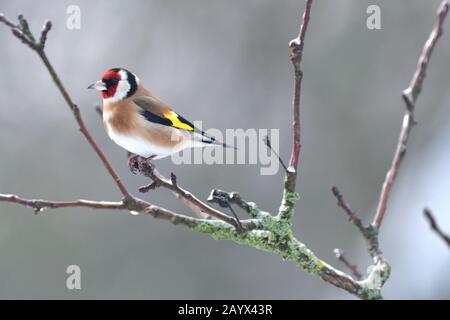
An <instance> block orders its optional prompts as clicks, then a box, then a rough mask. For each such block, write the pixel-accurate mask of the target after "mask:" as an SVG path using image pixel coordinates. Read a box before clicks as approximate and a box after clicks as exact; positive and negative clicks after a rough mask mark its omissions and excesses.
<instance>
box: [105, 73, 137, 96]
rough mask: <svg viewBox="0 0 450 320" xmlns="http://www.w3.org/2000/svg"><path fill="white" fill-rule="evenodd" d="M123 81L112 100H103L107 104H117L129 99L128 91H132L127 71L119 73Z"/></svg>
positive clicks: (118, 85) (120, 82)
mask: <svg viewBox="0 0 450 320" xmlns="http://www.w3.org/2000/svg"><path fill="white" fill-rule="evenodd" d="M119 74H120V78H121V80H120V81H119V83H118V84H117V89H116V93H115V94H114V96H112V97H111V98H106V99H103V101H104V102H106V103H116V102H119V101H121V100H123V99H125V98H126V97H127V94H128V91H130V89H131V86H130V83H129V82H128V75H127V73H126V72H125V71H123V70H120V71H119Z"/></svg>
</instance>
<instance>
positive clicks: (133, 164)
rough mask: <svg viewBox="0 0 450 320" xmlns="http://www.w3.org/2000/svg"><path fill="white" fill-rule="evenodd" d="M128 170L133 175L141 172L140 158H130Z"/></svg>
mask: <svg viewBox="0 0 450 320" xmlns="http://www.w3.org/2000/svg"><path fill="white" fill-rule="evenodd" d="M128 168H130V171H131V172H132V173H133V174H137V173H138V171H139V156H138V155H137V154H131V156H130V157H129V158H128Z"/></svg>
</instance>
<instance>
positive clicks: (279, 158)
mask: <svg viewBox="0 0 450 320" xmlns="http://www.w3.org/2000/svg"><path fill="white" fill-rule="evenodd" d="M264 143H265V144H266V146H267V148H268V149H269V151H270V152H273V154H274V155H275V156H276V157H277V158H278V161H279V162H280V164H281V166H282V167H283V169H284V172H285V173H286V174H288V173H289V171H288V168H287V167H286V165H285V164H284V161H283V159H281V157H280V155H279V154H278V152H276V151H275V150H274V149H273V148H272V143H271V142H270V139H269V136H265V137H264Z"/></svg>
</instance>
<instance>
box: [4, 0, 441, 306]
mask: <svg viewBox="0 0 450 320" xmlns="http://www.w3.org/2000/svg"><path fill="white" fill-rule="evenodd" d="M312 2H313V1H312V0H306V7H305V11H304V13H303V19H302V23H301V25H300V29H299V32H298V36H297V37H296V38H295V39H294V40H292V41H291V42H290V45H289V48H290V58H291V62H292V64H293V67H294V96H293V103H292V117H293V118H292V123H293V124H292V137H293V141H292V147H291V157H290V161H289V165H288V166H286V165H284V163H283V162H282V160H281V158H280V162H281V163H282V165H283V167H284V168H285V173H286V175H285V181H284V187H283V197H282V199H281V205H280V209H279V211H278V212H277V213H275V214H270V213H268V212H265V211H262V210H260V209H259V208H258V207H257V205H256V204H255V203H253V202H248V201H246V200H244V199H243V197H241V195H240V194H238V193H236V192H226V191H222V190H217V189H214V190H212V191H211V194H210V196H209V198H208V201H209V202H210V203H213V204H219V205H220V206H221V207H222V208H227V209H229V210H230V211H231V212H232V216H230V215H228V214H226V213H224V212H222V211H220V210H217V209H215V208H213V207H212V206H211V205H210V204H207V203H206V202H204V201H202V200H200V199H199V198H198V197H195V196H194V195H193V194H192V193H190V192H189V191H187V190H186V189H184V188H182V187H181V186H180V185H179V183H178V181H177V178H176V176H175V175H174V174H172V175H171V178H170V179H168V178H166V177H164V176H163V175H161V174H160V173H159V172H158V171H157V170H156V169H155V167H154V166H153V165H152V164H151V163H149V162H148V161H147V160H145V159H142V158H136V159H135V161H134V162H133V163H131V165H132V167H134V169H135V170H136V171H137V173H140V174H142V175H144V176H146V177H148V178H150V179H151V180H152V182H151V183H150V184H149V185H147V186H144V187H141V188H140V191H141V192H149V191H150V190H152V189H154V188H157V187H162V188H164V189H167V190H169V191H170V192H172V193H173V194H174V195H175V196H176V197H177V198H179V199H180V200H181V201H182V202H183V203H184V204H186V206H187V207H188V208H189V209H190V210H191V211H192V212H194V213H196V214H198V215H199V216H200V218H197V217H191V216H187V215H182V214H178V213H175V212H173V211H171V210H169V209H166V208H162V207H159V206H157V205H155V204H152V203H150V202H147V201H144V200H142V199H139V198H138V197H136V196H134V195H133V194H132V193H131V192H129V190H128V188H127V187H126V186H125V185H124V184H123V182H122V180H121V179H120V177H119V176H118V174H117V173H116V171H115V170H114V168H113V167H112V165H111V163H110V162H109V160H108V158H107V157H106V155H105V154H104V152H103V151H102V149H101V148H100V147H99V146H98V144H97V143H96V141H95V140H94V139H93V137H92V136H91V134H90V132H89V130H88V129H87V127H86V126H85V124H84V121H83V119H82V116H81V113H80V110H79V108H78V107H77V105H76V104H75V103H74V102H73V100H72V98H71V97H70V95H69V93H68V92H67V90H66V89H65V87H64V85H63V83H62V81H61V80H60V78H59V76H58V75H57V73H56V71H55V70H54V68H53V66H52V64H51V63H50V61H49V59H48V58H47V55H46V52H45V43H46V40H47V35H48V33H49V31H50V29H51V27H52V24H51V22H50V21H46V22H45V23H44V27H43V29H42V31H41V34H40V37H39V40H36V38H35V37H34V36H33V34H32V33H31V31H30V29H29V27H28V23H27V21H26V20H25V18H24V17H23V16H22V15H19V16H18V23H15V22H13V21H11V20H10V19H8V18H7V17H5V16H4V15H3V14H0V22H1V23H3V24H4V25H6V26H7V27H8V28H9V29H10V30H11V31H12V33H13V35H14V36H15V37H17V38H18V39H19V40H21V41H22V42H23V43H25V44H26V45H27V46H29V47H30V48H31V49H32V50H34V51H35V52H36V53H37V54H38V56H39V57H40V58H41V60H42V62H43V63H44V65H45V67H46V68H47V70H48V72H49V74H50V76H51V78H52V80H53V82H54V83H55V85H56V87H57V88H58V90H59V92H60V93H61V95H62V96H63V98H64V100H65V102H66V104H67V105H68V107H69V109H70V111H71V112H72V114H73V116H74V119H75V121H76V122H77V124H78V126H79V129H80V131H81V133H82V134H83V136H84V137H85V139H86V141H87V142H88V143H89V145H90V146H91V147H92V149H93V151H94V152H95V153H96V154H97V156H98V157H99V159H100V160H101V163H102V164H103V166H104V167H105V169H106V170H107V171H108V173H109V175H110V176H111V177H112V179H113V181H114V183H115V185H116V186H117V188H118V190H119V191H120V193H121V194H122V199H121V200H119V201H115V202H113V201H91V200H73V201H48V200H35V199H24V198H21V197H19V196H16V195H9V194H0V201H2V202H10V203H14V204H18V205H22V206H26V207H30V208H32V209H34V210H35V211H36V212H41V211H43V210H45V209H56V208H66V207H84V208H92V209H109V210H113V209H114V210H125V211H134V212H139V213H143V214H149V215H151V216H152V217H154V218H158V219H163V220H167V221H170V222H171V223H173V224H175V225H178V224H180V225H184V226H186V227H188V228H190V229H192V230H194V231H197V232H201V233H206V234H209V235H211V236H212V237H213V238H214V239H217V240H231V241H234V242H236V243H238V244H242V245H248V246H251V247H254V248H256V249H259V250H263V251H266V252H270V253H274V254H277V255H279V256H281V257H282V258H283V259H284V260H287V261H292V262H294V263H295V264H296V265H297V266H298V267H300V268H301V269H303V270H305V271H307V272H309V273H310V274H313V275H316V276H319V277H320V278H321V279H323V280H324V281H326V282H328V283H330V284H333V285H334V286H336V287H338V288H341V289H343V290H345V291H347V292H348V293H350V294H353V295H355V296H357V297H359V298H361V299H380V298H381V297H382V295H381V289H382V287H383V285H384V284H385V282H386V281H387V279H388V278H389V275H390V266H389V264H388V263H387V261H386V259H385V258H384V256H383V255H382V252H381V250H380V248H379V242H378V231H379V228H380V226H381V223H382V221H383V217H384V215H385V212H386V204H387V200H388V198H389V194H390V190H391V187H392V184H393V182H394V180H395V178H396V175H397V172H398V168H399V166H400V164H401V160H402V159H403V157H404V155H405V153H404V150H405V148H406V144H407V141H408V136H409V132H410V129H411V126H412V124H413V116H412V115H413V110H414V107H415V103H416V100H417V96H418V93H419V92H420V91H421V88H422V83H423V79H424V77H425V73H426V69H427V66H428V61H429V58H430V56H431V52H432V51H433V49H434V47H435V45H436V43H437V40H438V38H439V37H440V36H441V34H442V26H443V22H444V19H445V17H446V15H447V12H448V5H449V4H448V2H449V1H448V0H447V1H442V4H441V6H440V8H439V10H438V22H437V24H436V26H435V28H434V29H433V31H432V33H431V34H430V37H429V39H428V41H427V42H426V44H425V46H424V49H423V51H422V54H421V56H420V59H419V64H418V68H417V71H416V73H415V75H414V77H413V80H412V81H411V84H410V86H409V87H408V89H407V90H405V92H404V100H405V103H406V104H407V108H406V115H405V120H404V121H403V126H402V130H401V133H400V138H399V144H398V147H397V149H396V152H395V154H394V159H393V162H392V166H391V168H390V170H389V171H388V174H387V177H386V182H385V184H384V185H383V188H382V192H381V195H380V201H379V204H378V210H377V213H376V215H375V218H374V221H373V222H372V224H370V225H369V226H365V225H364V224H363V222H362V221H361V219H360V218H359V217H358V215H357V214H356V213H355V212H354V211H352V210H351V209H350V207H349V205H348V204H347V203H346V202H345V201H344V199H343V197H342V195H341V193H340V192H339V190H338V189H337V188H333V193H334V195H335V196H336V198H337V200H338V205H339V206H340V207H342V208H343V209H344V211H345V212H346V213H347V214H348V216H349V218H350V221H351V222H352V223H353V224H354V225H355V226H356V227H357V229H358V230H359V231H360V232H361V234H362V236H363V238H364V239H365V241H366V242H367V247H368V252H369V254H370V256H371V258H372V264H371V266H370V267H369V268H367V272H366V273H365V274H364V275H361V274H360V273H359V272H358V274H356V271H355V270H356V268H351V271H353V272H354V273H355V276H354V277H352V276H351V275H350V274H347V273H345V272H343V271H340V270H338V269H337V268H334V267H332V266H331V265H330V264H328V263H326V262H324V261H322V260H321V259H320V258H318V257H317V256H316V255H315V254H314V253H313V251H312V250H310V249H309V248H308V247H307V246H306V245H305V244H304V243H303V242H301V241H300V240H299V239H298V238H296V236H295V235H294V232H293V231H292V218H293V215H294V210H295V206H296V204H297V202H298V200H299V195H298V193H297V192H296V182H297V172H298V164H299V160H300V148H301V141H300V97H301V89H302V79H303V72H302V69H301V62H302V57H303V54H304V52H303V51H304V46H305V36H306V32H307V28H308V25H309V20H310V15H311V9H312ZM411 92H412V94H411ZM268 147H270V142H268ZM234 207H238V208H240V209H241V210H242V211H244V212H245V213H246V214H248V215H249V218H248V219H243V220H240V219H238V218H237V215H236V213H235V212H234V209H233V208H234ZM338 252H341V251H338ZM340 258H341V259H340V260H341V261H344V260H343V259H342V255H340ZM345 261H347V260H345ZM347 265H348V266H350V263H348V262H347ZM360 279H362V280H360Z"/></svg>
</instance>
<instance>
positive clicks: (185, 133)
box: [88, 68, 234, 160]
mask: <svg viewBox="0 0 450 320" xmlns="http://www.w3.org/2000/svg"><path fill="white" fill-rule="evenodd" d="M88 89H95V90H97V91H100V94H101V97H102V99H103V112H102V117H103V124H104V127H105V130H106V132H107V134H108V136H109V137H110V138H111V140H113V141H114V142H115V143H116V144H118V145H119V146H120V147H122V148H124V149H125V150H127V151H128V152H130V153H131V154H133V156H132V157H137V156H140V157H142V158H145V159H149V160H157V159H162V158H165V157H168V156H171V155H173V154H175V153H178V152H180V151H182V150H184V149H187V148H193V147H203V146H221V147H224V148H234V147H232V146H229V145H227V144H225V143H223V142H220V141H217V140H216V139H215V138H214V137H212V136H210V135H208V134H206V133H205V132H204V131H202V130H200V129H198V128H196V127H195V126H194V125H193V124H192V123H191V122H190V121H188V120H187V119H186V118H184V117H182V116H181V115H179V114H178V113H176V112H175V111H174V110H172V108H170V107H169V106H168V105H167V104H166V103H165V102H164V101H163V100H161V99H160V98H158V97H157V96H155V95H154V94H153V93H152V92H151V91H149V90H147V89H146V88H145V87H144V85H143V84H142V82H141V80H140V79H139V78H138V77H137V76H136V75H135V74H134V73H132V72H130V71H128V70H127V69H124V68H111V69H109V70H107V71H106V72H104V73H103V75H102V77H101V80H98V81H97V82H95V83H93V84H91V85H90V86H89V87H88ZM130 159H131V157H130Z"/></svg>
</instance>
